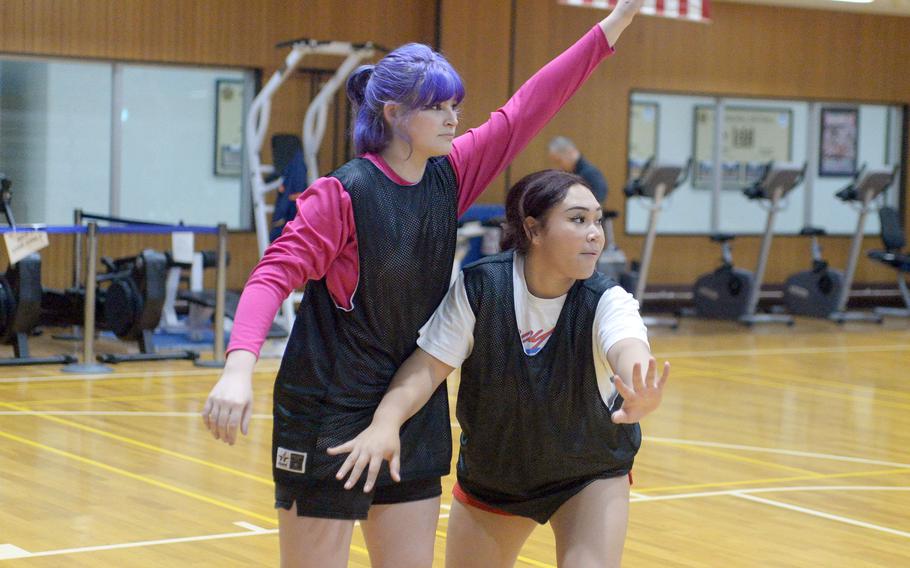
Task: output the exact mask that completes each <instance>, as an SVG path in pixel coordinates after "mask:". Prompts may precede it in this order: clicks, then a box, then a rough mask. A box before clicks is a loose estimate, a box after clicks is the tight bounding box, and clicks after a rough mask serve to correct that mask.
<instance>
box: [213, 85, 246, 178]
mask: <svg viewBox="0 0 910 568" xmlns="http://www.w3.org/2000/svg"><path fill="white" fill-rule="evenodd" d="M215 86H216V88H215V92H216V99H215V102H216V104H215V175H216V176H239V175H240V173H241V168H242V166H243V98H244V97H243V81H238V80H230V79H219V80H217V81H216V82H215Z"/></svg>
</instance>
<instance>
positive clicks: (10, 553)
mask: <svg viewBox="0 0 910 568" xmlns="http://www.w3.org/2000/svg"><path fill="white" fill-rule="evenodd" d="M439 518H440V519H448V518H449V515H448V514H442V515H439ZM234 524H235V525H237V526H238V527H241V528H245V529H247V530H245V531H243V532H234V533H221V534H210V535H202V536H188V537H181V538H167V539H160V540H144V541H139V542H125V543H121V544H104V545H99V546H84V547H81V548H62V549H58V550H44V551H41V552H29V551H27V550H25V549H22V548H19V547H18V546H15V545H13V544H0V560H11V559H14V558H34V557H38V556H60V555H63V554H78V553H81V552H98V551H102V550H117V549H123V548H139V547H143V546H158V545H161V544H179V543H184V542H200V541H205V540H220V539H224V538H240V537H245V536H258V535H270V534H278V529H264V528H262V527H260V526H257V525H254V524H252V523H247V522H245V521H237V522H235V523H234ZM354 524H355V525H359V524H360V523H359V522H355V523H354Z"/></svg>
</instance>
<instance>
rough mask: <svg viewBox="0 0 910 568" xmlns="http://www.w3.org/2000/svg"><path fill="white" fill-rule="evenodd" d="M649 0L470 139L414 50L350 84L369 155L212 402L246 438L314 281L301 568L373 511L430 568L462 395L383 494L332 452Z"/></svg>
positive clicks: (295, 402)
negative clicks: (263, 355)
mask: <svg viewBox="0 0 910 568" xmlns="http://www.w3.org/2000/svg"><path fill="white" fill-rule="evenodd" d="M642 1H643V0H623V1H622V2H620V5H619V6H618V7H616V8H615V9H614V10H613V11H612V12H611V13H610V15H609V16H608V17H607V18H605V19H604V20H603V21H601V22H600V23H599V24H598V25H596V26H594V27H593V28H592V29H591V31H589V32H588V33H587V34H585V35H584V36H583V37H582V38H581V39H580V40H579V41H578V42H576V43H575V44H574V45H573V46H571V47H570V48H569V49H568V50H566V51H565V52H564V53H562V54H561V55H559V56H558V57H556V58H555V59H554V60H553V61H551V62H550V63H548V64H547V65H546V66H544V67H543V68H542V69H541V70H539V71H538V72H537V73H536V74H535V75H534V76H533V77H531V78H530V79H529V80H528V81H527V82H526V83H525V84H524V85H523V86H522V87H521V88H520V89H518V91H517V92H516V93H515V94H514V95H513V96H512V98H511V99H510V100H509V101H508V102H507V103H506V104H505V106H503V107H502V108H500V109H498V110H497V111H495V112H493V113H492V115H491V117H490V119H489V120H488V121H487V122H485V123H484V124H482V125H480V126H479V127H477V128H474V129H471V130H468V131H467V132H465V133H464V134H462V135H460V136H457V137H456V136H455V131H456V127H457V126H458V106H459V104H460V103H461V100H462V99H463V98H464V94H465V92H464V86H463V85H462V81H461V78H460V77H459V76H458V73H457V72H456V71H455V70H454V69H453V68H452V66H451V65H450V64H449V63H448V61H446V60H445V58H444V57H443V56H442V55H440V54H438V53H436V52H434V51H433V50H432V49H430V48H429V47H427V46H424V45H418V44H408V45H405V46H402V47H400V48H398V49H396V50H395V51H393V52H391V53H389V54H388V55H387V56H385V57H384V58H383V59H382V60H380V61H379V62H378V63H377V64H376V65H374V66H364V67H362V68H360V69H358V70H357V71H355V72H354V74H352V76H351V77H350V79H349V80H348V84H347V90H348V96H349V98H350V99H351V101H352V103H353V105H354V112H355V120H354V128H353V138H354V146H355V148H356V152H357V154H358V157H357V158H355V159H354V160H351V161H350V162H348V163H346V164H344V165H343V166H341V167H340V168H338V169H337V170H335V171H334V172H332V173H330V174H329V175H327V176H326V177H323V178H320V179H318V180H316V181H315V182H314V183H313V184H312V185H311V186H310V187H309V188H307V190H306V191H304V192H303V193H302V194H301V196H300V198H299V199H298V200H297V210H298V213H297V216H296V217H295V218H294V219H293V220H292V221H291V222H289V223H288V224H287V225H286V226H285V228H284V230H283V232H282V234H281V236H279V237H278V238H277V239H276V240H275V241H274V242H273V243H272V244H271V245H270V246H269V248H268V249H267V250H266V252H265V254H264V255H263V258H262V260H261V261H260V262H259V264H258V265H257V266H256V268H255V269H254V270H253V273H252V274H251V276H250V278H249V280H248V281H247V284H246V287H245V288H244V291H243V295H242V296H241V299H240V304H239V305H238V307H237V313H236V317H235V319H234V327H233V329H232V332H231V342H230V345H229V346H228V356H227V360H226V363H225V369H224V372H223V374H222V375H221V378H220V379H219V380H218V382H217V384H216V385H215V386H214V388H213V389H212V392H211V394H210V395H209V398H208V400H207V401H206V404H205V407H204V409H203V418H204V420H205V424H206V426H207V427H208V428H209V430H210V431H211V432H212V434H213V435H214V437H215V438H217V439H220V440H223V441H225V442H227V443H229V444H233V443H235V441H236V439H237V430H238V428H239V429H240V431H241V432H242V433H244V434H246V433H247V431H248V424H249V419H250V416H251V414H252V412H253V410H252V399H253V395H252V374H253V367H254V364H255V362H256V358H257V357H258V354H259V349H260V347H261V345H262V342H263V340H264V338H265V336H266V333H267V331H268V329H269V326H270V324H271V322H272V320H273V318H274V315H275V313H276V312H277V310H278V308H279V306H280V305H281V302H282V300H284V298H286V297H287V295H288V294H289V293H290V292H291V291H292V290H293V289H295V288H299V287H301V286H304V285H305V286H306V288H305V294H304V299H303V302H302V303H301V305H300V308H299V310H298V312H297V318H296V321H295V324H294V329H293V330H292V331H291V336H290V339H289V341H288V344H287V347H286V349H285V353H284V357H283V359H282V362H281V367H280V369H279V371H278V376H277V378H276V381H275V388H274V396H273V416H274V420H273V427H272V454H271V455H272V472H273V477H274V479H275V505H276V508H277V509H278V520H279V529H280V530H279V543H280V548H281V557H282V565H283V566H317V567H319V568H327V567H334V566H339V567H340V566H346V565H347V558H348V549H349V547H350V542H351V536H352V531H353V525H354V520H358V519H359V520H361V526H362V528H363V533H364V537H365V539H366V543H367V547H368V549H369V552H370V560H371V562H372V563H373V565H374V566H394V567H396V568H409V567H419V566H430V565H431V564H432V560H433V545H434V541H435V530H436V523H437V520H438V516H439V504H440V495H441V492H442V489H441V482H440V478H441V477H442V476H443V475H446V474H447V473H448V472H449V467H450V463H451V452H452V444H451V429H450V425H449V410H448V400H447V396H446V389H445V387H439V388H437V389H435V390H434V393H433V394H432V396H431V397H430V400H429V402H428V403H427V404H426V405H425V406H424V407H423V408H422V409H421V410H420V411H419V412H417V413H416V414H415V415H414V416H413V417H412V418H411V419H410V420H409V421H408V422H407V424H405V425H404V426H403V427H402V429H401V432H400V434H401V454H400V457H399V458H397V459H396V461H395V463H394V464H393V467H392V471H391V472H390V471H389V468H388V467H384V468H382V471H379V467H378V465H377V470H376V471H374V472H373V473H374V475H377V476H378V477H377V481H376V483H375V487H374V485H373V484H370V486H368V487H364V486H363V485H362V484H361V485H357V487H356V489H355V490H352V491H348V490H346V489H345V484H344V482H343V481H339V480H338V479H336V477H335V473H336V472H337V471H338V469H339V467H340V466H341V464H342V463H344V461H345V459H346V458H345V456H344V455H340V452H339V451H331V452H330V451H329V449H330V448H333V447H336V446H338V445H339V444H341V443H343V442H345V441H347V440H350V439H351V438H352V437H353V436H354V435H355V434H356V433H357V432H360V431H362V430H363V429H364V428H366V427H367V426H368V425H369V424H370V421H371V420H372V418H373V413H374V411H375V410H376V407H377V405H378V404H379V402H380V401H381V400H382V397H383V395H384V394H385V393H386V391H387V390H388V388H389V384H390V381H391V380H392V376H393V375H394V374H395V371H396V370H397V369H398V367H399V366H401V364H402V363H403V362H404V361H405V360H406V359H407V358H408V356H409V355H410V354H411V353H412V352H413V351H414V348H415V347H416V345H417V343H416V342H417V336H418V331H419V330H420V328H421V326H423V325H424V324H425V323H426V322H427V320H428V319H429V317H430V316H431V315H432V314H433V311H434V310H435V309H436V307H437V305H439V302H440V301H441V300H442V299H443V298H444V297H445V295H446V291H447V290H448V287H449V282H450V276H451V271H452V262H453V258H454V253H455V242H456V229H457V219H458V216H459V215H461V214H462V213H464V211H465V210H466V209H467V208H468V207H469V206H470V205H471V204H472V203H473V202H474V201H475V200H476V199H477V197H478V196H479V195H480V194H481V193H482V192H483V190H484V189H485V188H486V186H487V184H489V183H490V181H492V180H493V179H494V178H495V177H496V176H497V175H498V174H499V173H500V172H501V171H502V170H503V169H504V168H505V167H506V166H508V165H509V163H510V162H511V161H512V159H513V158H514V157H515V156H516V155H517V154H518V153H519V152H520V151H521V150H522V149H523V148H524V147H525V146H526V145H527V144H528V142H530V140H531V139H532V138H533V137H534V136H535V135H536V134H537V133H538V132H539V131H540V130H541V129H542V128H543V127H544V126H545V125H546V124H547V122H548V121H549V120H550V119H551V118H552V117H553V115H555V114H556V112H557V111H558V110H559V108H560V107H562V105H563V104H564V103H565V102H566V101H567V100H568V99H569V98H570V97H571V96H572V95H573V94H574V93H575V92H576V91H577V90H578V88H580V87H581V85H582V84H583V83H584V81H585V80H586V79H587V78H588V77H589V76H590V74H591V73H592V72H593V71H594V69H595V68H596V67H597V65H598V64H599V63H600V61H602V60H603V59H604V58H605V57H607V56H608V55H610V54H611V53H612V52H613V47H612V46H613V45H615V43H616V41H617V39H618V38H619V36H620V34H621V33H622V31H623V30H624V29H625V28H626V27H627V26H628V25H629V24H630V23H631V21H632V19H633V17H634V15H635V14H636V13H637V11H638V10H639V8H640V7H641V5H642Z"/></svg>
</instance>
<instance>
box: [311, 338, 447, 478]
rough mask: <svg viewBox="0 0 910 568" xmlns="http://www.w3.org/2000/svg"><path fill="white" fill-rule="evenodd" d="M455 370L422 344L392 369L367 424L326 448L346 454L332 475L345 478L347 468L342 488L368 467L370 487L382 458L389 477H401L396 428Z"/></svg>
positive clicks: (399, 429)
mask: <svg viewBox="0 0 910 568" xmlns="http://www.w3.org/2000/svg"><path fill="white" fill-rule="evenodd" d="M453 370H454V368H453V367H450V366H449V365H446V364H445V363H443V362H442V361H440V360H439V359H437V358H435V357H433V356H432V355H430V354H429V353H427V352H426V351H424V350H423V349H421V348H419V347H418V348H417V350H416V351H414V353H413V354H411V356H410V357H408V359H407V360H406V361H405V362H404V364H402V366H401V367H400V368H399V369H398V372H397V373H395V377H394V378H393V379H392V383H391V384H390V385H389V390H388V391H386V394H385V396H383V397H382V401H381V402H380V403H379V406H378V407H377V408H376V412H375V413H374V414H373V421H372V422H371V423H370V426H369V427H368V428H367V429H366V430H364V431H363V432H361V433H360V434H359V435H358V436H357V437H356V438H354V439H353V440H350V441H348V442H346V443H344V444H342V445H340V446H335V447H334V448H329V449H328V453H329V454H330V455H338V454H345V453H347V454H349V455H348V457H347V459H346V460H345V462H344V464H343V465H342V466H341V468H340V469H339V470H338V473H337V474H336V476H335V477H337V478H338V479H344V477H345V475H347V474H348V472H350V476H349V477H348V481H347V483H345V485H344V486H345V489H351V488H352V487H354V485H355V484H356V483H357V480H359V479H360V476H361V474H362V473H363V471H364V469H367V480H366V483H365V484H364V486H363V490H364V492H368V491H370V490H371V489H372V488H373V484H374V483H375V482H376V477H377V476H378V475H379V468H380V467H381V466H382V462H383V461H385V460H388V462H389V470H390V472H391V474H392V479H394V480H395V481H399V480H400V476H399V469H400V466H401V464H400V462H399V456H400V452H401V444H400V440H399V432H400V431H401V427H402V425H403V424H404V423H405V422H406V421H407V420H408V419H409V418H410V417H411V416H414V415H415V414H416V413H417V411H418V410H420V409H421V408H422V407H423V405H424V404H426V403H427V401H428V400H430V397H431V396H432V395H433V393H434V392H436V389H437V388H438V387H439V385H441V384H442V382H443V381H444V380H445V378H446V377H447V376H449V374H450V373H451V372H452V371H453Z"/></svg>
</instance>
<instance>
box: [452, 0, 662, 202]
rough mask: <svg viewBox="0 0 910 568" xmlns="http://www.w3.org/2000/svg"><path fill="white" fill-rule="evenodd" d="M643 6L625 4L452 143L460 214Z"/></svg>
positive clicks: (633, 0)
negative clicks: (484, 120)
mask: <svg viewBox="0 0 910 568" xmlns="http://www.w3.org/2000/svg"><path fill="white" fill-rule="evenodd" d="M643 1H644V0H624V1H623V2H621V3H620V5H619V6H617V7H616V8H615V9H614V10H613V11H612V12H610V15H609V16H607V17H606V18H605V19H604V20H603V21H601V22H600V24H599V25H597V26H595V27H594V28H592V29H591V31H589V32H588V33H586V34H585V35H584V36H583V37H582V38H581V39H580V40H578V41H577V42H576V43H575V44H574V45H572V46H571V47H570V48H569V49H567V50H566V51H564V52H563V53H562V54H560V55H559V56H557V57H556V58H555V59H553V60H552V61H550V62H549V63H547V64H546V65H544V66H543V67H542V68H541V69H540V70H539V71H538V72H537V73H535V74H534V75H533V76H532V77H531V78H530V79H528V80H527V81H526V82H525V83H524V85H522V86H521V87H520V88H519V89H518V90H517V91H516V92H515V94H514V95H513V96H512V98H511V99H509V101H508V102H507V103H506V104H505V105H504V106H503V107H502V108H500V109H498V110H497V111H495V112H493V113H492V114H491V115H490V118H489V120H487V121H486V122H485V123H483V124H482V125H480V126H478V127H476V128H472V129H470V130H468V131H467V132H465V133H464V134H462V135H461V136H459V137H458V138H456V139H455V141H454V142H453V145H452V153H451V154H450V155H449V160H450V161H451V163H452V166H453V167H454V169H455V171H456V173H457V175H458V180H459V195H458V210H459V214H461V213H463V212H464V211H466V210H467V208H468V207H470V205H471V204H472V203H473V202H474V201H475V200H476V199H477V198H478V197H479V196H480V194H481V193H483V190H484V189H486V187H487V185H489V183H490V182H491V181H492V180H493V178H495V177H496V176H497V175H499V173H500V172H502V171H503V170H504V169H505V168H506V167H507V166H508V165H509V164H510V163H511V162H512V160H513V159H514V158H515V156H516V155H518V153H519V152H521V151H522V150H523V149H524V148H525V147H526V146H527V145H528V143H529V142H530V141H531V140H532V139H533V138H534V136H536V135H537V133H539V132H540V131H541V130H542V129H543V127H544V126H546V124H547V123H548V122H549V121H550V120H551V119H552V118H553V116H554V115H555V114H556V113H557V112H558V111H559V109H560V108H562V106H563V105H564V104H565V103H566V101H568V100H569V99H570V98H571V97H572V95H574V94H575V92H576V91H578V89H579V88H580V87H581V86H582V85H583V84H584V82H585V81H586V80H587V79H588V77H590V75H591V73H593V72H594V69H596V68H597V66H598V65H599V64H600V62H601V61H602V60H603V59H604V58H605V57H607V56H608V55H610V54H611V53H612V52H613V46H614V45H615V44H616V41H617V40H618V39H619V36H620V35H621V34H622V32H623V30H625V29H626V27H627V26H628V25H629V24H630V23H631V22H632V19H633V18H634V16H635V14H636V13H637V12H638V10H639V8H641V5H642V3H643Z"/></svg>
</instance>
